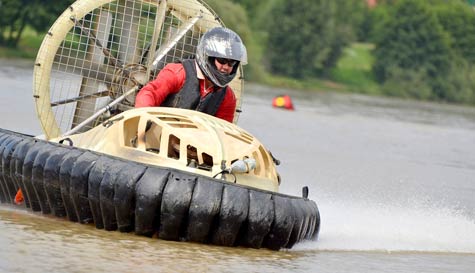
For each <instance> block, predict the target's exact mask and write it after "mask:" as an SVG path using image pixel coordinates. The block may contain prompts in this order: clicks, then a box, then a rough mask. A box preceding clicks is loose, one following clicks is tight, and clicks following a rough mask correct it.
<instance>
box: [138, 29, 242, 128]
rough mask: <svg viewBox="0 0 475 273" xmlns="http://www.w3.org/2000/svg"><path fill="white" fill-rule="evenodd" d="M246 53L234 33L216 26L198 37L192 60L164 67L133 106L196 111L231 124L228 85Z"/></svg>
mask: <svg viewBox="0 0 475 273" xmlns="http://www.w3.org/2000/svg"><path fill="white" fill-rule="evenodd" d="M246 63H247V51H246V47H245V46H244V44H243V42H242V40H241V38H240V37H239V35H237V34H236V33H235V32H234V31H232V30H230V29H227V28H224V27H215V28H212V29H210V30H209V31H207V32H206V33H205V34H203V36H202V37H201V39H200V41H199V43H198V46H197V49H196V57H195V59H183V60H181V61H180V62H179V63H169V64H167V65H166V66H165V67H164V68H163V69H162V70H161V71H160V73H159V74H158V75H157V77H156V78H155V79H154V80H152V81H150V82H149V83H148V84H146V85H145V86H144V87H143V88H142V89H141V90H140V91H139V93H138V94H137V97H136V99H135V107H148V106H166V107H178V108H186V109H192V110H197V111H200V112H204V113H207V114H210V115H213V116H216V117H218V118H221V119H224V120H227V121H229V122H233V119H234V112H235V109H236V96H235V95H234V93H233V91H232V89H231V88H230V87H229V86H228V84H229V83H230V82H231V81H232V80H233V79H234V77H235V76H236V73H237V70H238V67H239V65H240V64H243V65H244V64H246Z"/></svg>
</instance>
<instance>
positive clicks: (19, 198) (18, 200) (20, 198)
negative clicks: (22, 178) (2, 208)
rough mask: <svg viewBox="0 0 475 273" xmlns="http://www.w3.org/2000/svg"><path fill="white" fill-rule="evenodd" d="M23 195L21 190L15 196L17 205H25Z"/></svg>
mask: <svg viewBox="0 0 475 273" xmlns="http://www.w3.org/2000/svg"><path fill="white" fill-rule="evenodd" d="M23 200H24V199H23V193H22V192H21V189H18V191H17V192H16V195H15V204H17V205H21V204H22V203H23Z"/></svg>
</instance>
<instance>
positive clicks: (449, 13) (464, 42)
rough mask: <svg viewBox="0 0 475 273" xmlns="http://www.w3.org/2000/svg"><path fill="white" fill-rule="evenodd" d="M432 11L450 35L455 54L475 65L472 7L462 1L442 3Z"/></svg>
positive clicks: (474, 19) (474, 25)
mask: <svg viewBox="0 0 475 273" xmlns="http://www.w3.org/2000/svg"><path fill="white" fill-rule="evenodd" d="M434 10H435V12H436V14H437V18H438V20H439V22H440V23H441V25H442V27H443V28H444V30H445V31H447V32H448V33H449V34H450V37H451V41H452V44H451V46H452V48H453V49H454V50H455V53H457V54H458V55H459V56H461V57H463V58H464V59H465V60H467V61H468V62H469V63H470V64H475V46H474V45H475V13H474V11H473V9H472V7H471V6H469V5H468V4H467V3H464V2H462V1H449V2H445V1H444V2H442V3H440V4H438V5H436V6H435V7H434Z"/></svg>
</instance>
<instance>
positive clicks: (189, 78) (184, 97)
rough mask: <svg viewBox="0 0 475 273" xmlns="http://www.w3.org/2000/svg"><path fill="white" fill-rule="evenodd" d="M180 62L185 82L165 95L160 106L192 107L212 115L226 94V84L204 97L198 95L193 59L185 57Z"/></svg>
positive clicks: (198, 85)
mask: <svg viewBox="0 0 475 273" xmlns="http://www.w3.org/2000/svg"><path fill="white" fill-rule="evenodd" d="M181 63H182V64H183V67H184V68H185V73H186V76H185V83H184V84H183V87H182V88H181V89H180V91H178V92H177V93H174V94H170V95H168V96H167V98H166V99H165V101H164V102H163V103H162V104H161V105H160V106H166V107H177V108H184V109H192V110H196V111H200V112H203V113H207V114H210V115H212V116H214V115H215V114H216V112H217V111H218V109H219V106H220V105H221V103H223V100H224V96H225V95H226V86H225V87H223V88H221V89H219V90H214V91H213V92H210V93H208V94H207V95H206V96H205V97H203V98H201V96H200V82H199V80H198V76H197V74H196V65H195V60H194V59H185V60H182V61H181Z"/></svg>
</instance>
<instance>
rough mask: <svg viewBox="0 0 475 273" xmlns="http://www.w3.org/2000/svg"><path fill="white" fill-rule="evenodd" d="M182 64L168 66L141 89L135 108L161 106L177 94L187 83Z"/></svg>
mask: <svg viewBox="0 0 475 273" xmlns="http://www.w3.org/2000/svg"><path fill="white" fill-rule="evenodd" d="M185 76H186V75H185V71H184V68H183V65H182V64H178V63H170V64H167V65H166V66H165V67H164V68H163V69H162V70H161V71H160V73H158V75H157V77H156V78H155V79H154V80H152V81H150V82H149V83H147V84H146V85H145V86H144V87H142V89H140V91H139V93H138V94H137V97H136V98H135V107H149V106H160V105H161V104H162V102H163V101H164V100H165V99H166V98H167V96H168V95H169V94H172V93H177V92H178V91H179V90H180V89H181V88H182V86H183V83H184V82H185Z"/></svg>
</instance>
